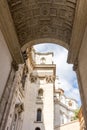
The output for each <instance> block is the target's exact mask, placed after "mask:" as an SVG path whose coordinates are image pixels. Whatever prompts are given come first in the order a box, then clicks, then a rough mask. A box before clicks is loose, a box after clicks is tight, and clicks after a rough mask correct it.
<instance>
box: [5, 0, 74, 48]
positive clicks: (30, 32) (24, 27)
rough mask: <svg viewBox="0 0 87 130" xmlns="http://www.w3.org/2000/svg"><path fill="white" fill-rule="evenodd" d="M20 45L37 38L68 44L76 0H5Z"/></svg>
mask: <svg viewBox="0 0 87 130" xmlns="http://www.w3.org/2000/svg"><path fill="white" fill-rule="evenodd" d="M7 1H8V5H9V9H10V12H11V15H12V18H13V22H14V25H15V29H16V32H17V36H18V39H19V42H20V45H21V47H22V46H23V45H25V44H26V43H28V42H30V41H32V40H36V39H39V38H54V39H59V40H61V41H63V42H65V43H66V44H68V45H69V44H70V38H71V34H72V27H73V22H74V16H75V8H76V0H7Z"/></svg>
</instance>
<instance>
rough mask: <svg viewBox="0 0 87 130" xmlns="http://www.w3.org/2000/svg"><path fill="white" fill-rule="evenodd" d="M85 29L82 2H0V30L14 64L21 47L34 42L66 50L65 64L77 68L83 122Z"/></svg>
mask: <svg viewBox="0 0 87 130" xmlns="http://www.w3.org/2000/svg"><path fill="white" fill-rule="evenodd" d="M7 2H8V3H7ZM28 2H30V5H29V3H28ZM45 7H46V8H45ZM39 25H40V26H39ZM86 26H87V2H86V0H85V1H82V0H61V1H59V2H58V1H57V0H53V1H52V0H49V1H48V0H44V2H43V1H41V0H38V1H37V0H33V1H29V0H26V2H25V1H23V0H13V1H11V0H7V1H6V0H1V1H0V29H1V31H2V33H3V36H4V38H5V40H6V44H7V45H8V47H9V50H10V53H11V55H12V58H13V60H15V61H16V63H17V64H19V63H23V57H22V54H21V48H22V49H25V48H26V47H27V45H29V44H35V43H36V41H35V39H40V40H38V41H39V42H41V41H42V42H43V40H42V39H44V42H45V41H47V42H49V41H51V42H54V43H56V44H59V43H60V45H62V46H64V47H66V48H68V49H69V57H68V62H69V63H73V64H74V65H75V68H76V66H77V65H78V67H79V71H80V74H77V75H78V76H77V77H78V81H80V88H81V89H80V93H82V101H83V106H84V115H85V120H86V122H87V117H86V114H87V105H86V104H87V103H86V102H87V96H86V95H87V94H86V92H87V90H86V87H87V86H86V84H87V80H86V79H87V69H86V65H87V58H86V55H87V52H86V48H87V44H86V41H87V40H86V36H87V29H86ZM51 38H52V39H53V41H52V39H51ZM31 41H34V42H31ZM83 68H84V69H85V70H84V69H83ZM77 73H78V72H77ZM79 76H80V78H79ZM86 125H87V124H86Z"/></svg>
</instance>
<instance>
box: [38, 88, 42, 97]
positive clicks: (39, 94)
mask: <svg viewBox="0 0 87 130" xmlns="http://www.w3.org/2000/svg"><path fill="white" fill-rule="evenodd" d="M38 96H39V97H41V96H43V89H39V90H38Z"/></svg>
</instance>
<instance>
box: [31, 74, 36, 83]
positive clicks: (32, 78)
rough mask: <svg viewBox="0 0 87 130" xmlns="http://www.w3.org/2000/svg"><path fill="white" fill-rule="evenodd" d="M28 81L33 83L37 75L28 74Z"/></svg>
mask: <svg viewBox="0 0 87 130" xmlns="http://www.w3.org/2000/svg"><path fill="white" fill-rule="evenodd" d="M30 81H31V83H35V82H36V81H37V76H36V75H34V74H33V73H31V74H30Z"/></svg>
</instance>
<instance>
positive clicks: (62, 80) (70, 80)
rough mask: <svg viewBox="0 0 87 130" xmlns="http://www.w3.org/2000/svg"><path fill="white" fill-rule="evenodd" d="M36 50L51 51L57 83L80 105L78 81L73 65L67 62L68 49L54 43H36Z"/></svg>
mask: <svg viewBox="0 0 87 130" xmlns="http://www.w3.org/2000/svg"><path fill="white" fill-rule="evenodd" d="M34 48H35V50H36V51H38V52H53V53H54V58H53V61H54V63H55V64H56V76H58V78H59V84H60V87H61V88H62V89H64V90H65V94H66V96H69V97H70V98H74V99H76V100H77V102H78V104H79V106H80V105H81V101H80V95H79V90H78V83H77V79H76V74H75V72H74V71H73V69H72V68H73V65H72V64H68V63H67V55H68V51H67V50H66V49H65V48H63V47H61V46H59V45H56V44H50V43H49V44H47V43H46V44H45V43H44V44H38V45H35V46H34Z"/></svg>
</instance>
